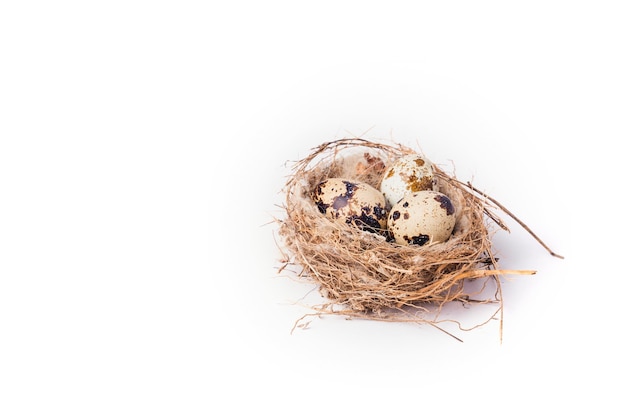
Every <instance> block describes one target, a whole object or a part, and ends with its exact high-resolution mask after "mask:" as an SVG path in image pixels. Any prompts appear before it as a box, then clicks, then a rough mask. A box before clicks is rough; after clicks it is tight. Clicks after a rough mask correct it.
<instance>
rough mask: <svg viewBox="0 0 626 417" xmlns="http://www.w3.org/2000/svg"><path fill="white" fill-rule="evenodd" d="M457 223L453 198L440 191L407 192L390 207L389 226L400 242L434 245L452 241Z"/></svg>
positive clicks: (393, 235)
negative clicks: (451, 237) (451, 199)
mask: <svg viewBox="0 0 626 417" xmlns="http://www.w3.org/2000/svg"><path fill="white" fill-rule="evenodd" d="M455 223H456V213H455V209H454V206H453V204H452V201H450V199H449V198H448V197H447V196H446V195H445V194H442V193H440V192H437V191H418V192H416V193H412V194H408V195H406V196H405V197H404V198H403V199H402V200H400V201H399V202H398V203H396V204H395V205H394V206H393V207H392V208H391V210H389V219H388V221H387V226H388V228H389V233H390V235H391V237H393V238H394V240H395V242H396V243H398V244H400V245H419V246H425V245H431V244H433V243H439V242H445V241H446V240H448V239H449V238H450V236H451V234H452V230H453V229H454V224H455Z"/></svg>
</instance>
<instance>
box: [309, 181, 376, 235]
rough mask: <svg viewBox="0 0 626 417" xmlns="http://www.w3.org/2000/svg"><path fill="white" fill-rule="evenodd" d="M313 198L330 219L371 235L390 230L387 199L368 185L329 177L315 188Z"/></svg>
mask: <svg viewBox="0 0 626 417" xmlns="http://www.w3.org/2000/svg"><path fill="white" fill-rule="evenodd" d="M312 198H313V201H314V202H315V204H316V205H317V208H318V209H319V211H320V212H321V213H322V214H324V215H325V216H326V217H328V218H329V219H332V220H336V221H344V222H346V223H348V224H352V225H354V226H357V227H359V228H360V229H362V230H366V231H368V232H378V231H380V230H382V229H385V228H386V227H387V210H386V209H385V197H384V196H383V194H382V193H381V192H380V191H378V190H377V189H376V188H374V187H372V186H371V185H369V184H367V183H364V182H355V181H351V180H348V179H345V178H329V179H327V180H325V181H322V182H320V183H319V184H318V185H317V186H316V187H315V189H314V190H313V192H312Z"/></svg>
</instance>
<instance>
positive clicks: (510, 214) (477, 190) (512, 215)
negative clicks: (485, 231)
mask: <svg viewBox="0 0 626 417" xmlns="http://www.w3.org/2000/svg"><path fill="white" fill-rule="evenodd" d="M454 181H455V182H457V183H459V184H461V185H463V186H465V187H467V188H469V189H470V190H472V191H473V192H475V193H477V194H479V195H480V196H482V197H484V198H486V199H487V200H489V201H490V202H492V203H493V204H495V205H496V206H498V208H499V209H500V210H502V211H503V212H505V213H506V214H507V215H508V216H509V217H511V218H512V219H513V220H515V221H516V222H517V223H518V224H519V225H520V226H522V227H523V228H524V230H526V231H527V232H528V233H529V234H530V235H531V236H532V237H533V238H535V240H536V241H537V242H539V244H540V245H541V246H543V247H544V248H545V249H546V250H547V251H548V252H549V253H550V255H552V256H554V257H556V258H559V259H565V257H564V256H563V255H559V254H558V253H556V252H554V251H553V250H552V249H550V248H549V247H548V245H546V244H545V243H544V242H543V240H541V239H540V238H539V236H537V234H535V232H533V231H532V230H531V229H530V227H528V226H527V225H526V224H525V223H524V222H523V221H521V220H520V219H519V218H518V217H517V216H515V215H514V214H513V213H511V212H510V211H509V210H508V209H507V208H506V207H504V206H503V205H502V204H501V203H499V202H498V201H497V200H496V199H495V198H493V197H491V196H489V195H487V194H486V193H484V192H482V191H480V190H479V189H477V188H476V187H474V186H473V185H472V184H471V183H470V182H469V181H468V182H467V183H464V182H461V181H458V180H454Z"/></svg>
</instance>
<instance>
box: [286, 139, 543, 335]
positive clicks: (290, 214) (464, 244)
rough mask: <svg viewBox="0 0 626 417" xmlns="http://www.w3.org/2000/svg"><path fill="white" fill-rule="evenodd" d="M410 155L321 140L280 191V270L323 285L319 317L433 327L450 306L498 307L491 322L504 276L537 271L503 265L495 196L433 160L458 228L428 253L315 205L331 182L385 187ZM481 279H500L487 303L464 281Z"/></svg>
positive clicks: (400, 148) (392, 148) (395, 148)
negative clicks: (495, 244)
mask: <svg viewBox="0 0 626 417" xmlns="http://www.w3.org/2000/svg"><path fill="white" fill-rule="evenodd" d="M409 153H419V152H416V151H414V150H413V149H411V148H409V147H406V146H404V145H401V144H396V143H378V142H372V141H368V140H365V139H359V138H352V139H340V140H335V141H332V142H326V143H323V144H322V145H320V146H318V147H317V148H314V149H313V150H312V152H311V153H310V154H309V155H308V156H307V157H305V158H303V159H301V160H300V161H297V162H295V163H294V165H293V172H292V174H291V175H290V176H289V178H288V180H287V182H286V184H285V187H284V189H283V192H284V194H285V203H284V212H285V216H284V218H283V219H280V220H278V222H279V229H278V231H279V236H280V238H281V243H282V246H283V247H284V248H285V249H286V252H287V253H288V258H287V259H285V260H284V265H283V267H282V269H284V268H285V267H286V266H287V265H288V264H295V265H298V266H299V267H300V268H301V272H300V274H299V275H300V276H301V277H302V278H304V279H306V280H307V281H311V282H313V283H315V284H316V285H317V287H318V288H319V291H320V293H321V295H322V296H323V297H324V298H325V299H326V300H328V302H327V303H324V304H322V305H318V306H313V308H314V309H315V310H316V311H317V312H318V314H325V313H330V314H342V315H347V316H356V317H365V318H373V319H380V320H391V321H406V320H407V317H410V318H409V320H411V321H430V322H431V323H434V322H436V319H428V318H426V317H427V316H426V313H432V312H433V311H438V310H439V309H440V308H441V306H443V305H445V304H447V303H449V302H452V301H461V302H463V303H472V302H479V303H482V304H484V303H495V304H496V307H497V308H496V311H495V312H494V313H493V314H492V315H491V316H490V317H489V318H488V319H487V320H486V321H489V319H491V318H493V317H494V316H495V315H496V314H497V312H498V311H500V312H501V310H502V306H501V304H502V298H501V294H500V291H501V290H500V288H501V287H500V281H499V279H500V278H499V277H500V275H501V274H508V273H519V274H530V273H534V271H503V270H500V269H499V268H498V264H497V259H496V257H495V256H494V254H493V253H492V247H491V246H492V245H491V238H492V235H493V232H494V231H495V230H496V228H494V227H493V225H494V224H495V225H497V226H499V227H500V228H506V226H505V225H504V223H503V222H502V221H501V220H500V219H499V218H498V217H497V216H495V215H494V213H493V211H492V210H491V209H492V205H491V201H490V200H489V198H487V197H486V196H485V195H484V194H481V193H480V192H478V191H477V190H476V189H474V188H473V187H472V186H471V185H469V183H462V182H461V181H458V180H457V179H456V178H455V177H454V176H453V175H449V174H447V173H446V172H444V171H443V170H441V169H440V168H439V167H437V166H436V165H435V164H434V163H433V167H434V170H435V176H436V180H437V182H438V185H439V189H440V191H441V192H443V193H444V194H446V195H447V196H448V197H449V198H450V199H451V201H452V202H453V204H454V206H455V209H456V212H457V221H456V225H455V228H454V230H453V232H452V236H451V237H450V239H448V240H447V241H446V242H443V243H437V244H432V245H429V246H414V245H410V246H402V245H399V244H396V243H393V242H390V241H388V240H387V239H386V238H385V236H383V235H382V234H377V233H371V232H367V231H364V230H361V229H359V228H356V227H354V226H352V225H349V224H346V223H343V222H336V221H332V220H330V219H328V218H326V217H325V216H324V215H323V214H322V213H320V211H319V209H318V208H317V206H316V205H315V204H314V202H313V200H312V199H311V193H312V191H313V190H314V188H315V187H316V186H317V184H319V183H320V182H321V181H323V180H325V179H327V178H331V177H343V178H349V179H352V180H354V181H362V182H366V183H368V184H370V185H371V186H373V187H375V188H379V185H380V181H381V179H382V174H383V171H384V169H385V167H386V166H388V165H389V164H390V163H391V162H392V161H394V160H395V159H397V158H399V157H400V156H403V155H406V154H409ZM282 269H281V270H282ZM477 278H486V279H490V280H494V282H495V283H496V286H495V287H496V292H495V294H493V295H491V296H488V297H486V298H485V297H481V296H480V294H476V293H475V290H472V291H468V290H467V286H466V285H464V282H466V281H467V280H475V279H477ZM483 288H484V286H483ZM480 292H482V291H480ZM408 312H411V313H410V315H407V314H409V313H408ZM486 321H485V322H486Z"/></svg>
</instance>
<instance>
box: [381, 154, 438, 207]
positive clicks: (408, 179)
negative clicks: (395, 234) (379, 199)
mask: <svg viewBox="0 0 626 417" xmlns="http://www.w3.org/2000/svg"><path fill="white" fill-rule="evenodd" d="M424 190H434V191H437V186H436V180H435V174H434V172H433V166H432V164H431V162H430V161H429V160H428V159H426V158H424V157H423V156H422V155H420V154H416V153H415V154H409V155H405V156H403V157H401V158H398V159H396V160H395V161H394V162H393V163H392V164H391V165H389V167H387V169H386V170H385V172H384V173H383V177H382V180H381V183H380V191H381V192H382V193H383V195H384V196H385V199H386V201H387V206H388V207H391V206H393V205H394V204H396V203H397V202H398V201H400V199H402V198H403V197H404V196H405V195H407V194H410V193H415V192H418V191H424Z"/></svg>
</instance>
